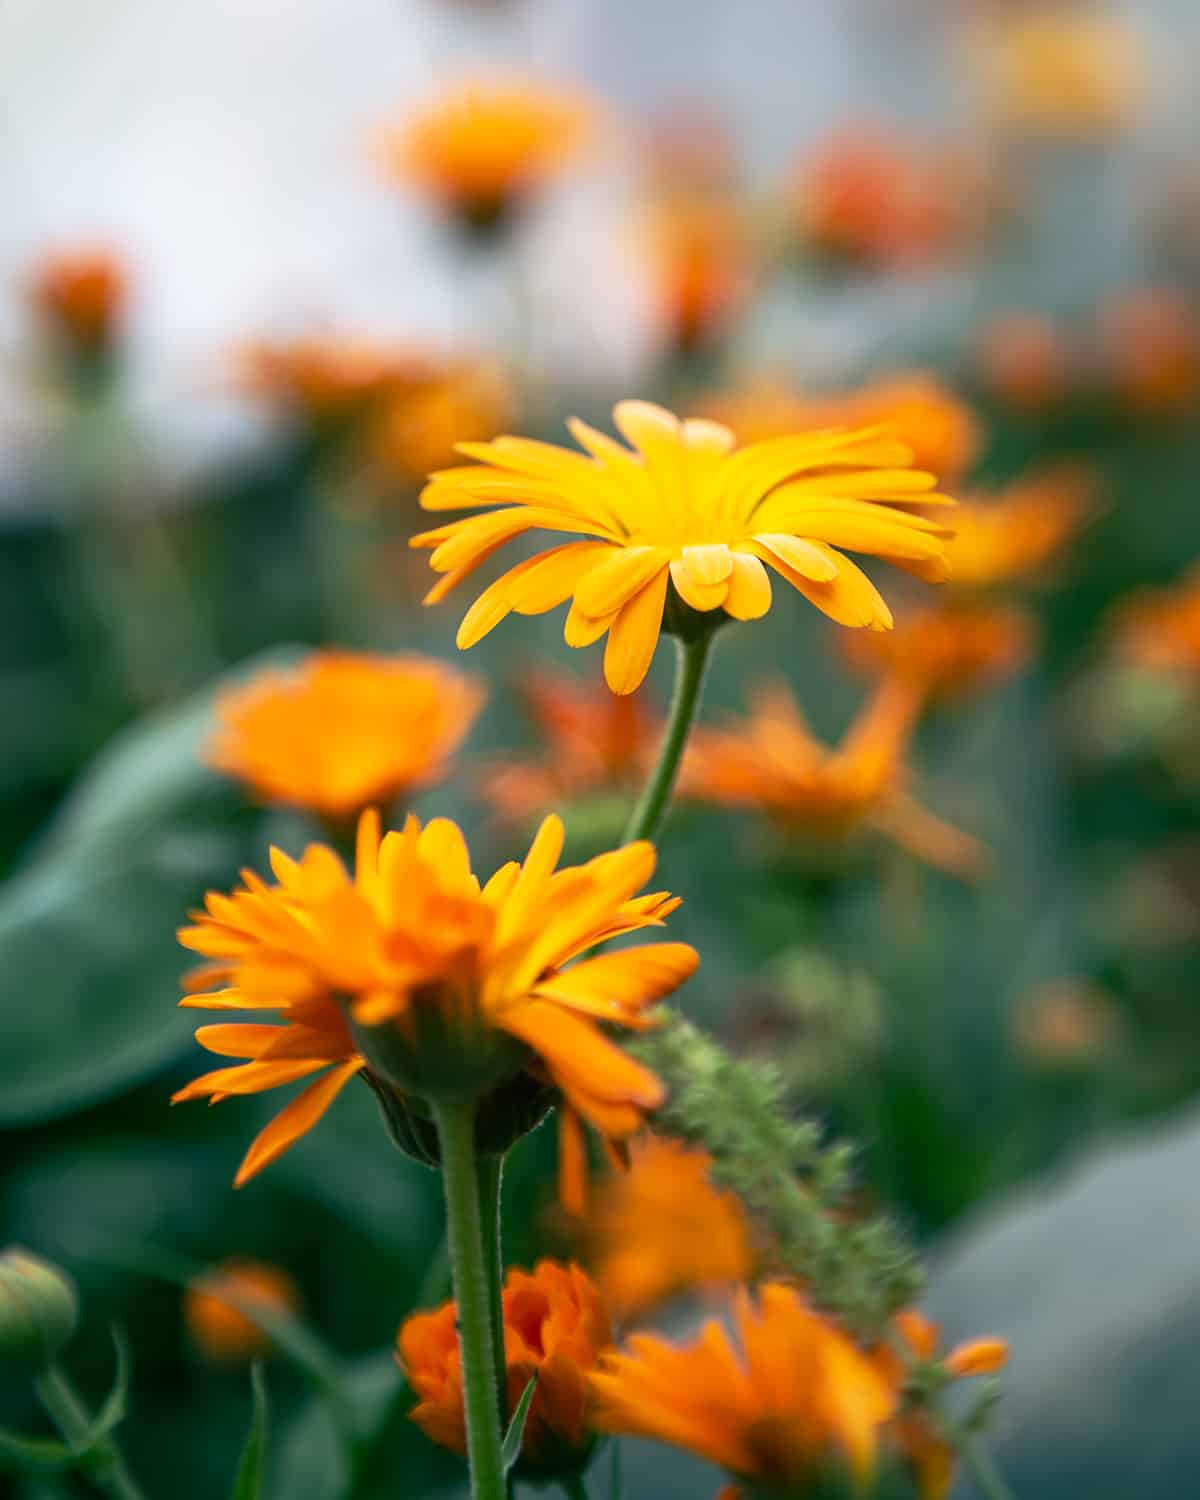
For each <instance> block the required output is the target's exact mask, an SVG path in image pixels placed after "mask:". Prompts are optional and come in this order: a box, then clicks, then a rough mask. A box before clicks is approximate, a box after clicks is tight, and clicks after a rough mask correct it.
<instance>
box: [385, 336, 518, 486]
mask: <svg viewBox="0 0 1200 1500" xmlns="http://www.w3.org/2000/svg"><path fill="white" fill-rule="evenodd" d="M514 404H515V394H514V392H513V388H512V384H511V382H510V381H509V379H508V378H507V376H506V375H505V373H504V371H503V369H502V368H501V367H500V366H499V365H498V364H496V363H495V362H494V361H489V360H482V359H447V360H444V361H442V362H441V363H440V364H439V363H437V362H432V363H431V368H430V369H429V370H428V372H427V374H426V377H425V378H424V379H422V380H415V381H414V382H413V383H412V384H411V386H410V387H409V388H408V389H405V390H400V391H397V392H395V393H394V395H393V396H392V398H391V399H390V400H388V401H385V402H384V403H383V405H382V407H381V408H380V410H379V412H378V414H377V416H376V418H375V421H374V423H373V425H372V427H371V430H370V433H369V434H368V455H367V456H368V459H369V461H370V462H371V463H373V464H374V465H376V466H377V467H378V468H379V469H380V470H381V471H382V472H383V473H384V474H388V475H393V476H395V477H396V478H397V479H399V480H400V481H401V482H403V483H405V484H416V483H423V482H424V480H425V478H426V476H427V475H428V474H429V473H431V472H432V471H433V470H434V469H439V468H441V467H443V466H444V465H445V464H450V463H453V462H454V456H455V445H456V444H458V443H462V442H486V441H487V440H488V439H489V438H492V437H495V435H496V434H497V433H498V432H499V431H500V430H501V429H502V428H503V427H504V425H505V423H506V422H507V421H508V419H509V417H510V416H511V415H512V412H513V408H514Z"/></svg>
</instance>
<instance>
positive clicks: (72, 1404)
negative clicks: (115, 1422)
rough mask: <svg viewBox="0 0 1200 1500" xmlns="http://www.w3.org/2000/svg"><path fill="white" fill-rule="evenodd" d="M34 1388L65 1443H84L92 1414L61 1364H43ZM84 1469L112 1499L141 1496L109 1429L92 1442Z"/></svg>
mask: <svg viewBox="0 0 1200 1500" xmlns="http://www.w3.org/2000/svg"><path fill="white" fill-rule="evenodd" d="M34 1388H35V1390H36V1391H37V1393H38V1398H39V1399H40V1401H41V1403H42V1405H43V1406H44V1407H45V1408H46V1410H47V1411H48V1412H49V1413H50V1415H51V1416H52V1417H53V1418H54V1421H55V1424H56V1425H57V1427H58V1430H59V1431H60V1432H61V1433H62V1435H63V1437H64V1438H65V1439H66V1441H67V1444H68V1446H69V1447H71V1448H76V1447H80V1446H82V1444H84V1443H86V1442H87V1437H88V1433H89V1431H90V1429H91V1425H92V1416H91V1413H90V1412H89V1411H88V1409H87V1406H86V1405H85V1404H84V1401H83V1398H82V1397H81V1396H80V1394H79V1392H78V1391H77V1390H76V1389H75V1387H74V1386H73V1385H72V1384H71V1381H70V1378H69V1377H68V1375H67V1373H66V1371H65V1370H64V1369H63V1368H62V1366H61V1365H57V1364H51V1365H47V1367H46V1368H45V1369H44V1370H43V1371H42V1373H41V1374H40V1375H39V1376H38V1378H37V1380H36V1381H35V1382H34ZM88 1472H89V1473H90V1474H91V1477H92V1478H93V1479H94V1480H95V1482H96V1483H97V1484H98V1485H99V1486H100V1487H101V1488H102V1489H104V1490H107V1492H108V1493H109V1494H110V1495H111V1496H113V1500H143V1495H142V1490H141V1487H140V1485H139V1484H138V1482H137V1480H135V1479H134V1477H133V1475H132V1474H131V1473H130V1472H129V1469H128V1467H127V1466H126V1463H125V1456H124V1454H123V1453H122V1452H121V1449H120V1447H119V1446H118V1444H117V1440H116V1438H115V1437H114V1436H113V1435H112V1433H109V1434H108V1435H107V1436H106V1437H105V1438H103V1439H102V1440H101V1442H99V1443H98V1444H97V1445H96V1448H95V1451H94V1453H93V1454H92V1456H91V1458H90V1459H89V1461H88Z"/></svg>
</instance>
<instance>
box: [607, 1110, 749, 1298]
mask: <svg viewBox="0 0 1200 1500" xmlns="http://www.w3.org/2000/svg"><path fill="white" fill-rule="evenodd" d="M711 1169H712V1160H711V1158H710V1157H709V1156H708V1154H707V1152H705V1151H702V1150H697V1149H694V1148H690V1147H688V1146H684V1145H682V1144H681V1143H680V1142H678V1141H671V1140H666V1139H664V1138H662V1137H657V1136H643V1137H639V1138H638V1139H637V1140H636V1141H634V1142H633V1144H632V1146H631V1148H630V1160H629V1167H628V1170H626V1171H624V1172H616V1173H614V1174H613V1175H612V1176H610V1177H609V1178H608V1179H607V1180H606V1181H605V1182H604V1184H603V1185H602V1186H601V1187H600V1188H599V1189H598V1190H597V1191H596V1193H595V1196H594V1199H593V1202H592V1203H591V1204H590V1205H589V1208H588V1215H587V1221H586V1224H585V1226H584V1237H585V1241H586V1243H587V1245H588V1247H589V1263H590V1265H591V1269H592V1274H593V1275H594V1276H595V1278H596V1281H597V1283H598V1284H599V1286H600V1289H601V1291H602V1293H603V1295H604V1301H605V1304H606V1305H607V1306H608V1308H609V1310H610V1311H611V1312H612V1314H613V1316H614V1317H616V1318H619V1319H622V1320H625V1319H628V1318H634V1317H637V1316H639V1314H641V1313H644V1312H646V1311H647V1310H648V1309H650V1308H653V1307H656V1306H658V1305H660V1304H661V1303H663V1302H666V1301H667V1300H669V1299H670V1298H672V1297H675V1296H678V1295H679V1294H680V1293H682V1292H689V1291H692V1290H694V1289H696V1288H705V1287H715V1286H727V1285H737V1284H738V1283H740V1282H744V1281H747V1280H748V1279H749V1277H750V1275H751V1273H752V1271H753V1269H754V1261H755V1254H754V1247H753V1244H752V1239H751V1231H750V1225H749V1222H748V1220H747V1217H746V1213H745V1210H744V1209H743V1208H742V1205H741V1201H740V1200H739V1198H738V1197H737V1195H736V1194H735V1193H731V1192H728V1191H725V1190H722V1189H720V1188H717V1187H715V1186H714V1185H713V1183H712V1180H711V1177H710V1172H711Z"/></svg>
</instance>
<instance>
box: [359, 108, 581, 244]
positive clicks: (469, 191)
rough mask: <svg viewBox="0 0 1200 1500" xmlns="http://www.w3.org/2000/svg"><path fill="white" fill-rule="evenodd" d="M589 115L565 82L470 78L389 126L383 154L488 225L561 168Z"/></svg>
mask: <svg viewBox="0 0 1200 1500" xmlns="http://www.w3.org/2000/svg"><path fill="white" fill-rule="evenodd" d="M592 116H593V110H592V107H591V105H590V104H589V103H588V101H587V100H586V99H584V98H583V97H582V96H581V95H579V94H577V93H573V92H571V91H570V90H568V89H563V88H551V87H549V86H547V85H545V84H541V83H535V82H532V81H530V82H505V81H486V80H483V79H479V80H474V81H468V82H466V83H462V84H458V85H456V86H454V87H452V88H449V89H447V90H446V91H445V92H444V93H443V94H442V95H441V96H440V97H438V98H437V99H435V100H434V101H433V102H432V103H430V104H429V105H427V106H426V107H425V108H424V109H422V110H420V111H418V112H417V113H415V114H414V115H413V116H412V117H411V118H410V119H409V120H407V121H406V122H405V123H404V124H403V125H401V126H399V127H397V128H395V129H392V130H391V131H389V132H387V133H386V135H385V137H384V139H383V141H382V153H383V160H384V164H385V166H386V168H387V170H388V171H389V173H390V174H391V175H392V176H394V177H396V178H398V179H401V180H404V181H407V182H411V183H413V184H415V185H416V186H417V187H419V188H421V189H423V190H424V191H425V192H426V193H428V194H429V196H430V197H431V198H433V199H434V200H435V201H436V202H438V203H439V204H441V206H442V207H443V208H445V209H446V210H447V211H448V212H449V213H451V214H453V215H454V216H455V217H456V218H457V219H458V220H459V221H460V222H461V223H463V224H464V225H466V226H467V227H468V228H470V229H472V230H475V231H487V230H490V229H494V228H496V227H497V226H498V225H499V224H500V223H502V222H503V221H504V220H505V219H506V218H507V217H508V216H509V214H510V213H511V212H512V211H513V210H514V209H515V208H517V207H519V206H520V204H522V203H523V202H524V201H525V200H526V199H528V198H529V197H530V195H532V194H533V193H536V192H537V191H539V190H540V189H542V188H544V187H545V186H547V185H548V184H549V183H550V182H551V181H553V179H554V178H556V177H558V176H559V175H560V174H561V173H562V172H563V171H564V170H565V168H566V167H567V166H568V164H569V163H570V161H571V159H572V158H573V157H574V156H576V155H577V153H578V152H579V150H580V147H581V145H582V143H583V140H584V139H585V137H586V135H587V132H588V129H589V127H590V126H591V123H592Z"/></svg>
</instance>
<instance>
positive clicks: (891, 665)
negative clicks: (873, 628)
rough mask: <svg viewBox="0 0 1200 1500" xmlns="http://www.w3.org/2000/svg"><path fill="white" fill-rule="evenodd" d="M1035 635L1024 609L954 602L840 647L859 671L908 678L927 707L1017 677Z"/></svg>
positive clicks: (861, 634) (912, 615) (925, 609)
mask: <svg viewBox="0 0 1200 1500" xmlns="http://www.w3.org/2000/svg"><path fill="white" fill-rule="evenodd" d="M1034 635H1035V627H1034V622H1033V620H1032V619H1031V618H1030V617H1029V615H1028V614H1027V613H1026V612H1025V611H1024V610H1022V609H1018V608H1016V607H1014V606H1012V605H1003V604H991V603H988V602H986V601H982V600H971V599H955V598H951V599H947V600H944V601H941V600H939V601H938V602H937V603H936V604H927V605H925V606H923V607H922V608H919V609H914V610H912V611H910V612H909V613H907V614H903V615H901V616H900V617H899V618H898V619H897V621H896V628H895V629H894V630H891V631H889V632H888V633H887V634H886V635H867V634H866V633H865V632H862V631H858V632H856V633H855V634H854V635H844V636H843V637H842V638H841V641H840V645H841V648H842V654H843V655H844V656H845V658H846V660H847V662H848V663H849V664H850V666H852V667H853V668H855V670H857V671H862V672H869V673H878V674H882V673H895V674H897V675H899V676H902V677H906V678H908V679H909V680H910V681H911V682H913V683H914V684H915V685H916V686H917V688H918V689H919V690H920V692H921V693H922V694H923V696H924V697H925V699H926V701H928V702H936V703H945V702H949V701H951V700H953V699H956V698H961V697H963V696H965V695H966V694H969V693H974V692H978V691H979V690H980V689H981V688H984V687H989V686H991V685H992V684H993V683H995V682H998V681H1000V680H1001V679H1003V678H1005V677H1010V676H1012V675H1013V673H1015V672H1019V671H1020V669H1021V668H1022V667H1023V666H1024V665H1025V663H1026V662H1027V661H1028V660H1029V657H1030V655H1031V653H1032V650H1033V643H1034Z"/></svg>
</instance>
